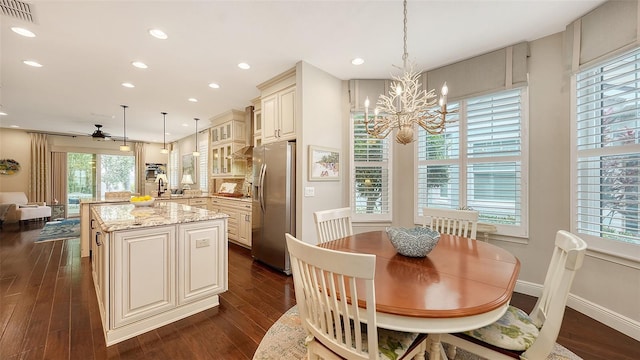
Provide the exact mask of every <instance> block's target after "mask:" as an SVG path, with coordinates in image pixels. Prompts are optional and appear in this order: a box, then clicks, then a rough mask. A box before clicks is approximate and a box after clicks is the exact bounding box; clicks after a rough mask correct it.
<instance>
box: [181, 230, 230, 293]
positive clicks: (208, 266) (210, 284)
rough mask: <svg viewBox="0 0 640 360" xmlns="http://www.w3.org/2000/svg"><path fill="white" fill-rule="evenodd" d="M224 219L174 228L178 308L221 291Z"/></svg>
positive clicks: (224, 283)
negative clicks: (176, 230)
mask: <svg viewBox="0 0 640 360" xmlns="http://www.w3.org/2000/svg"><path fill="white" fill-rule="evenodd" d="M224 225H225V222H224V220H213V221H204V222H196V223H187V224H181V225H180V226H179V229H178V305H183V304H185V303H189V302H191V301H196V300H198V299H202V298H206V297H210V296H212V295H215V294H219V293H221V292H223V291H225V290H226V289H227V287H228V285H227V271H226V269H227V263H226V259H227V255H226V254H227V242H226V240H225V239H226V238H225V232H226V231H227V229H226V228H225V226H224Z"/></svg>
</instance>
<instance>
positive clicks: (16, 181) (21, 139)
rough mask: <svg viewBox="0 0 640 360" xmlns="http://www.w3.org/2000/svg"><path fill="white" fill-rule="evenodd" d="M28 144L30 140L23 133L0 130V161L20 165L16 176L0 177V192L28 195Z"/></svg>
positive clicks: (20, 131)
mask: <svg viewBox="0 0 640 360" xmlns="http://www.w3.org/2000/svg"><path fill="white" fill-rule="evenodd" d="M30 143H31V138H30V137H29V134H27V133H26V132H25V131H22V130H13V129H7V128H0V159H13V160H15V161H17V162H18V163H20V171H18V172H17V173H16V174H13V175H0V191H22V192H24V193H26V194H28V193H29V173H30V169H29V167H30V166H31V164H30V158H29V156H30V152H31V148H30V146H29V144H30Z"/></svg>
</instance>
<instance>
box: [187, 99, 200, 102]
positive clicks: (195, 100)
mask: <svg viewBox="0 0 640 360" xmlns="http://www.w3.org/2000/svg"><path fill="white" fill-rule="evenodd" d="M188 100H189V101H191V102H198V99H196V98H189V99H188Z"/></svg>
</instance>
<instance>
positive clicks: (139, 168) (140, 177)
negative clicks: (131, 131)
mask: <svg viewBox="0 0 640 360" xmlns="http://www.w3.org/2000/svg"><path fill="white" fill-rule="evenodd" d="M133 153H134V155H135V157H136V191H137V192H138V194H140V195H144V183H145V165H144V143H141V142H136V143H133Z"/></svg>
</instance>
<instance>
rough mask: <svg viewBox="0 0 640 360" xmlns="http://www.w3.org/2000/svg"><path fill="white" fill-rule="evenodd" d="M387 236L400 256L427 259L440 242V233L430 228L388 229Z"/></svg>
mask: <svg viewBox="0 0 640 360" xmlns="http://www.w3.org/2000/svg"><path fill="white" fill-rule="evenodd" d="M387 235H388V236H389V240H390V241H391V244H393V247H395V248H396V251H397V252H398V254H400V255H404V256H409V257H425V256H427V255H428V254H429V253H430V252H431V250H433V248H435V247H436V245H437V244H438V241H439V240H440V233H439V232H437V231H434V230H431V229H430V228H428V227H422V226H417V227H414V228H402V227H393V226H392V227H388V228H387Z"/></svg>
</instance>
